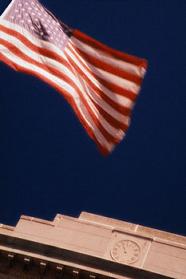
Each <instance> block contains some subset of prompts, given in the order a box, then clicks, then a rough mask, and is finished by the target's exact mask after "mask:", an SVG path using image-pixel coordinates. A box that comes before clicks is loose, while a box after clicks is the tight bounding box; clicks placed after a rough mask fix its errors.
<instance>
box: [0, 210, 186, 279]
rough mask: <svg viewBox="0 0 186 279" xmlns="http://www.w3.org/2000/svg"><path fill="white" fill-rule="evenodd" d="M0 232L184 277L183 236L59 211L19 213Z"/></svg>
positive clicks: (185, 250) (185, 254)
mask: <svg viewBox="0 0 186 279" xmlns="http://www.w3.org/2000/svg"><path fill="white" fill-rule="evenodd" d="M0 234H5V235H10V236H14V237H17V238H20V239H25V240H30V241H34V242H37V243H42V244H46V245H50V246H53V247H58V248H63V249H67V250H70V251H75V252H78V253H81V254H87V255H90V256H94V257H97V258H100V259H104V260H108V261H111V262H118V263H120V264H123V265H128V266H131V267H134V268H138V269H139V270H147V271H151V272H155V273H157V274H162V275H165V276H169V277H172V278H177V279H186V238H185V237H183V236H178V235H174V234H171V233H166V232H162V231H158V230H155V229H151V228H146V227H143V226H139V225H135V224H131V223H127V222H124V221H119V220H114V219H110V218H106V217H102V216H97V215H93V214H89V213H85V212H84V213H82V214H81V215H80V217H79V218H72V217H68V216H63V215H60V214H58V215H57V216H56V218H55V219H54V221H52V222H49V221H45V220H40V219H37V218H32V217H27V216H22V218H21V219H20V221H19V222H18V224H17V226H16V227H15V228H11V227H3V226H2V227H1V228H0ZM122 278H125V277H124V276H122Z"/></svg>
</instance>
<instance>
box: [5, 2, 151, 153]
mask: <svg viewBox="0 0 186 279" xmlns="http://www.w3.org/2000/svg"><path fill="white" fill-rule="evenodd" d="M0 60H1V61H3V62H4V63H6V64H8V65H9V66H11V67H12V68H13V69H15V70H17V71H21V72H24V73H28V74H31V75H34V76H36V77H38V78H40V79H41V80H43V81H44V82H46V83H48V84H50V85H51V86H52V87H54V88H55V89H56V90H57V91H58V92H59V93H60V94H62V95H63V96H64V97H65V99H66V100H67V101H68V102H69V103H70V105H71V106H72V108H73V110H74V111H75V113H76V114H77V116H78V118H79V120H80V121H81V123H82V125H83V126H84V128H85V129H86V131H87V133H88V134H89V136H90V137H91V138H92V139H93V140H94V141H95V142H96V144H97V146H98V148H99V149H100V151H101V152H102V153H103V154H105V155H106V154H109V153H110V152H111V151H112V150H113V148H114V147H115V145H116V144H117V143H119V142H120V141H121V140H122V139H123V137H124V136H125V134H126V131H127V129H128V126H129V124H130V118H131V111H132V108H133V105H134V103H135V100H136V97H137V95H138V93H139V90H140V86H141V83H142V80H143V78H144V74H145V72H146V69H147V61H146V60H145V59H141V58H138V57H135V56H131V55H128V54H124V53H122V52H119V51H116V50H113V49H111V48H109V47H107V46H105V45H104V44H102V43H100V42H98V41H96V40H94V39H92V38H91V37H89V36H87V35H85V34H84V33H82V32H80V31H78V30H71V29H70V28H68V27H67V26H66V25H65V24H63V23H62V22H61V21H60V20H58V19H56V17H55V16H54V15H53V14H52V13H51V12H50V11H48V10H47V9H46V8H45V7H43V6H42V5H41V4H40V2H39V1H38V0H13V1H12V2H11V3H10V5H9V6H8V8H7V9H6V10H5V12H4V13H3V14H2V16H1V17H0Z"/></svg>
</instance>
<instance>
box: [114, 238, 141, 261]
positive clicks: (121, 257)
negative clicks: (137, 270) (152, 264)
mask: <svg viewBox="0 0 186 279" xmlns="http://www.w3.org/2000/svg"><path fill="white" fill-rule="evenodd" d="M140 252H141V249H140V246H139V245H138V244H137V243H136V242H134V241H131V240H120V241H119V242H117V243H116V244H115V246H114V247H113V249H112V250H111V256H112V258H113V259H114V260H115V261H117V262H120V263H126V264H133V263H135V262H137V261H138V260H139V257H140Z"/></svg>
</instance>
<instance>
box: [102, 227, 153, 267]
mask: <svg viewBox="0 0 186 279" xmlns="http://www.w3.org/2000/svg"><path fill="white" fill-rule="evenodd" d="M150 245H151V240H150V239H148V238H144V237H141V236H137V235H136V234H132V233H126V232H121V231H117V230H114V231H113V234H112V239H111V241H110V243H109V245H108V248H107V252H106V254H105V257H106V258H107V259H110V260H112V261H115V262H118V263H121V264H126V265H132V266H136V267H143V265H144V263H145V259H146V257H147V254H148V251H149V248H150Z"/></svg>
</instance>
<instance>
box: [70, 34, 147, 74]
mask: <svg viewBox="0 0 186 279" xmlns="http://www.w3.org/2000/svg"><path fill="white" fill-rule="evenodd" d="M73 36H74V37H75V38H77V39H78V40H80V41H82V42H83V43H85V44H87V45H89V46H91V47H93V48H96V49H98V50H101V51H103V52H105V53H106V54H107V55H108V54H109V55H110V56H112V57H114V58H117V59H121V60H124V61H126V62H128V63H131V64H134V65H136V66H140V67H143V68H145V69H147V64H148V63H147V60H146V59H141V58H138V57H136V56H133V55H129V54H126V53H123V52H120V51H117V50H115V49H112V48H110V47H108V46H106V45H105V44H103V43H100V42H99V41H97V40H95V39H93V38H91V37H90V36H88V35H86V34H84V33H82V32H80V31H79V30H74V31H73Z"/></svg>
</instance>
